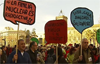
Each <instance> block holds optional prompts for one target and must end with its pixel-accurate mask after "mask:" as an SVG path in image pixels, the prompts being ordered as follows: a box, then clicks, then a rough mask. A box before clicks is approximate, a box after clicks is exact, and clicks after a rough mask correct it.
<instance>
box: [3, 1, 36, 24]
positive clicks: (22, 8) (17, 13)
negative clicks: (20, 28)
mask: <svg viewBox="0 0 100 64" xmlns="http://www.w3.org/2000/svg"><path fill="white" fill-rule="evenodd" d="M35 10H36V6H35V4H34V3H31V2H26V1H20V0H5V2H4V14H3V16H4V19H5V20H8V21H10V22H12V23H14V24H18V23H17V22H20V23H23V24H28V25H32V24H33V23H34V22H35Z"/></svg>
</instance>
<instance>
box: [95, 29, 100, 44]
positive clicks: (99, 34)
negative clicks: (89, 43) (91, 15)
mask: <svg viewBox="0 0 100 64" xmlns="http://www.w3.org/2000/svg"><path fill="white" fill-rule="evenodd" d="M96 39H97V42H98V43H99V44H100V29H98V30H97V33H96Z"/></svg>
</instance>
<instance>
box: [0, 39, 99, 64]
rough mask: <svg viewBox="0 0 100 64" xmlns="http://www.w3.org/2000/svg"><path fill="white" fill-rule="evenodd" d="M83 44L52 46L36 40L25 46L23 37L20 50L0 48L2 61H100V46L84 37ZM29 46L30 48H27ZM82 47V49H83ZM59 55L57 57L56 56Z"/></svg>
mask: <svg viewBox="0 0 100 64" xmlns="http://www.w3.org/2000/svg"><path fill="white" fill-rule="evenodd" d="M81 43H82V44H81V45H79V44H75V45H74V46H73V45H72V44H69V45H68V46H62V45H61V44H58V46H57V47H56V46H55V45H51V46H47V45H44V46H42V45H41V46H38V44H37V43H36V42H34V41H33V42H31V43H30V45H29V47H25V42H24V40H23V39H20V40H18V50H17V52H16V46H15V47H14V48H11V47H10V45H8V47H6V46H2V47H1V49H0V58H1V59H0V63H1V64H6V63H8V64H12V63H20V64H22V63H24V64H79V63H85V64H96V63H100V52H99V51H100V47H97V48H96V47H95V46H94V45H93V44H89V41H88V40H87V39H86V38H84V39H82V42H81ZM27 48H28V49H27ZM81 48H82V49H81ZM56 54H57V55H56ZM56 56H57V57H56Z"/></svg>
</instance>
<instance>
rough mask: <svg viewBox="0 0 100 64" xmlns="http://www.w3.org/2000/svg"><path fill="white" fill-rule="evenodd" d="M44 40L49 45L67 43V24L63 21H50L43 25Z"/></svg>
mask: <svg viewBox="0 0 100 64" xmlns="http://www.w3.org/2000/svg"><path fill="white" fill-rule="evenodd" d="M45 39H46V41H47V44H49V43H61V44H65V43H66V42H67V22H66V21H65V20H51V21H49V22H47V23H46V25H45Z"/></svg>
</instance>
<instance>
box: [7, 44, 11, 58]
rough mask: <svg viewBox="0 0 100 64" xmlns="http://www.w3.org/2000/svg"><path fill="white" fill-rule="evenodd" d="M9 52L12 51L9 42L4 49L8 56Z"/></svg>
mask: <svg viewBox="0 0 100 64" xmlns="http://www.w3.org/2000/svg"><path fill="white" fill-rule="evenodd" d="M11 52H12V48H11V47H10V44H9V45H8V47H7V50H6V53H7V57H8V56H9V54H11Z"/></svg>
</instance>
